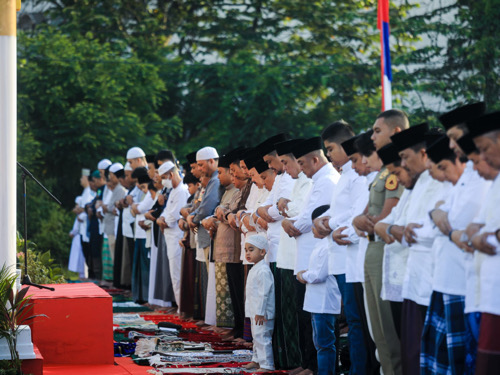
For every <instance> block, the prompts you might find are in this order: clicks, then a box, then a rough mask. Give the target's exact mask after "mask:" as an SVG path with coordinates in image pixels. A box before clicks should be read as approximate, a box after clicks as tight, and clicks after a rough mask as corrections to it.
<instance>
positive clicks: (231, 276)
mask: <svg viewBox="0 0 500 375" xmlns="http://www.w3.org/2000/svg"><path fill="white" fill-rule="evenodd" d="M226 272H227V283H228V284H229V293H230V295H231V302H232V304H233V311H234V336H235V337H243V328H244V326H245V297H244V296H245V273H244V268H243V263H226Z"/></svg>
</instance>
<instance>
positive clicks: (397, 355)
mask: <svg viewBox="0 0 500 375" xmlns="http://www.w3.org/2000/svg"><path fill="white" fill-rule="evenodd" d="M403 190H404V188H403V186H401V185H399V184H398V182H397V179H396V177H395V176H394V175H392V174H390V173H389V171H388V170H387V169H386V168H385V167H383V168H382V169H381V170H380V172H379V173H378V174H377V176H376V177H375V179H374V180H373V182H372V184H371V185H370V198H369V201H368V215H370V216H377V215H380V213H381V212H382V209H383V207H384V204H385V201H386V199H389V198H399V197H400V196H401V194H402V193H403ZM369 238H370V243H369V244H368V249H367V251H366V257H365V293H366V305H367V309H368V315H369V319H370V323H371V328H372V333H373V338H374V341H375V345H376V347H377V351H378V357H379V359H380V364H381V366H382V370H383V372H384V374H385V375H394V374H395V375H397V374H401V350H400V343H399V338H398V335H397V332H396V329H395V327H394V322H393V319H392V312H391V304H390V302H389V301H383V300H382V299H381V298H380V292H381V290H382V264H383V258H384V242H382V241H379V240H377V239H376V238H374V237H373V236H370V237H369Z"/></svg>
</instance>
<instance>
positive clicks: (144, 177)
mask: <svg viewBox="0 0 500 375" xmlns="http://www.w3.org/2000/svg"><path fill="white" fill-rule="evenodd" d="M151 181H152V180H151V179H150V178H149V176H148V174H147V173H146V174H141V175H140V176H138V177H137V182H138V183H140V184H149V183H150V182H151Z"/></svg>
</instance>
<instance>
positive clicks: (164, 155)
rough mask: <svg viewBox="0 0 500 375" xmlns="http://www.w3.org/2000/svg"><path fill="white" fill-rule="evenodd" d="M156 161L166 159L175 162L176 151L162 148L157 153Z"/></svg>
mask: <svg viewBox="0 0 500 375" xmlns="http://www.w3.org/2000/svg"><path fill="white" fill-rule="evenodd" d="M155 160H156V161H159V160H161V161H165V160H170V161H171V162H172V163H175V156H174V153H173V152H172V151H170V150H160V151H158V153H157V154H156V158H155Z"/></svg>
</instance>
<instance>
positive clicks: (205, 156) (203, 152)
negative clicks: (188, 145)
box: [196, 146, 219, 161]
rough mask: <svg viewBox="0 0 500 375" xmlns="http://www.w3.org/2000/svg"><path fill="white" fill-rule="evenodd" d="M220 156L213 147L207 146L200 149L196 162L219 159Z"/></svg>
mask: <svg viewBox="0 0 500 375" xmlns="http://www.w3.org/2000/svg"><path fill="white" fill-rule="evenodd" d="M218 158H219V154H218V153H217V150H216V149H215V148H213V147H210V146H207V147H203V148H202V149H199V150H198V152H197V153H196V161H198V160H209V159H218Z"/></svg>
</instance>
